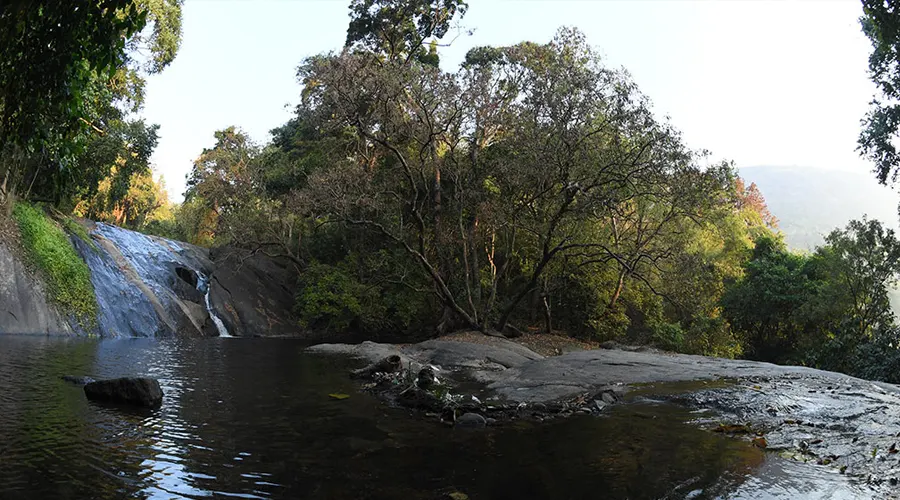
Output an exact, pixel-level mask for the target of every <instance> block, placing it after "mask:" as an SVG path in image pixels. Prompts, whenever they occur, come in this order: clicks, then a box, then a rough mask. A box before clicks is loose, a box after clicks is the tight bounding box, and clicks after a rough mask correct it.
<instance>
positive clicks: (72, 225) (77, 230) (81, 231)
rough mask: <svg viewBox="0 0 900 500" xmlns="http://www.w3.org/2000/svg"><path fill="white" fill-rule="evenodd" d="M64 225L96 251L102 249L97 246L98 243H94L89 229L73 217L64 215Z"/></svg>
mask: <svg viewBox="0 0 900 500" xmlns="http://www.w3.org/2000/svg"><path fill="white" fill-rule="evenodd" d="M62 225H63V227H64V228H66V231H68V232H69V233H70V234H74V235H75V236H77V237H78V238H79V239H80V240H81V241H83V242H85V243H87V245H88V246H89V247H91V250H93V251H95V252H99V251H100V248H99V247H97V244H96V243H94V240H92V239H91V237H90V235H88V232H87V229H85V228H84V226H82V225H81V224H79V223H78V222H76V221H75V220H74V219H72V218H71V217H62Z"/></svg>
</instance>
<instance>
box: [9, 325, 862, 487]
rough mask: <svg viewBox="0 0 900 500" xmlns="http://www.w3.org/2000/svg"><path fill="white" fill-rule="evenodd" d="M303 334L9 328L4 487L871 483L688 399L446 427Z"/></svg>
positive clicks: (724, 485) (649, 485) (756, 485)
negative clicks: (57, 334)
mask: <svg viewBox="0 0 900 500" xmlns="http://www.w3.org/2000/svg"><path fill="white" fill-rule="evenodd" d="M303 348H304V344H302V343H301V342H298V341H292V340H275V339H204V340H185V339H180V340H167V341H156V340H150V339H125V340H108V341H99V340H90V339H66V338H45V337H13V336H0V499H4V500H6V499H45V498H59V499H81V498H96V499H114V498H115V499H118V498H148V499H163V498H165V499H168V498H188V499H193V498H297V499H305V498H310V499H395V498H403V499H418V498H421V499H432V498H435V499H437V498H448V497H447V494H448V493H450V492H456V491H459V492H464V493H466V494H467V495H469V497H470V498H471V499H473V500H478V499H506V498H510V499H513V498H515V499H528V498H552V499H557V498H558V499H569V498H571V499H581V498H632V499H639V498H773V499H774V498H785V499H787V498H826V497H830V498H858V497H861V496H865V495H866V491H865V490H864V489H861V488H859V487H857V486H854V485H853V484H851V483H849V482H847V481H846V479H844V478H843V477H842V476H839V475H837V474H831V473H829V472H828V471H826V470H820V469H816V468H810V467H805V466H802V467H801V466H798V465H795V464H792V463H788V462H785V461H783V460H779V459H777V458H772V457H767V456H766V455H765V454H764V453H762V452H761V450H758V449H755V448H752V447H749V446H747V445H746V444H745V443H743V442H739V441H735V440H731V439H727V438H724V437H722V436H718V435H714V434H711V433H707V432H703V431H700V430H697V429H696V428H694V427H692V426H690V425H687V424H683V423H681V422H682V421H684V420H687V419H688V418H690V415H689V414H688V413H687V412H686V411H685V410H682V409H680V408H676V407H673V406H670V405H665V404H637V405H627V406H620V407H616V408H614V410H613V411H612V412H610V413H609V414H608V415H607V416H605V417H603V418H595V417H589V416H586V417H579V418H571V419H568V420H564V421H557V422H551V423H545V424H531V423H519V424H516V425H511V426H506V427H501V428H489V429H485V430H480V431H461V430H454V429H448V428H445V427H443V426H441V425H439V424H436V423H434V422H427V421H422V420H419V419H416V418H411V417H410V416H409V415H408V413H407V412H405V411H404V410H401V409H395V408H389V407H386V406H384V405H383V404H381V403H379V402H378V401H377V400H375V399H374V398H373V397H371V396H369V395H367V394H361V393H359V392H357V390H356V386H355V384H354V382H352V381H351V380H349V379H348V377H347V375H346V373H347V371H346V370H347V368H348V367H350V366H351V362H350V361H347V360H343V359H338V358H331V357H319V356H310V355H306V354H304V353H303ZM62 375H89V376H92V377H94V378H107V377H119V376H133V375H146V376H152V377H157V378H159V380H160V382H161V384H162V386H163V391H164V392H165V400H164V402H163V406H162V408H160V409H159V410H154V411H146V412H129V411H123V410H122V409H120V408H110V407H105V406H98V405H95V404H93V403H89V402H88V401H86V400H85V398H84V394H83V392H82V389H81V388H80V387H76V386H73V385H70V384H67V383H66V382H63V381H62V380H60V377H61V376H62ZM334 392H345V393H348V394H351V397H350V398H349V399H346V400H340V401H339V400H334V399H331V398H329V397H328V394H329V393H334Z"/></svg>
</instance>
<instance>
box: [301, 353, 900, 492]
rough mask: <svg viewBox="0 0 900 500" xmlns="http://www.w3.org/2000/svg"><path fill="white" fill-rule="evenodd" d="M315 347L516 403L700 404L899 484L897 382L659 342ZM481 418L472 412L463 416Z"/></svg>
mask: <svg viewBox="0 0 900 500" xmlns="http://www.w3.org/2000/svg"><path fill="white" fill-rule="evenodd" d="M460 344H462V345H460ZM308 350H309V351H310V352H318V353H333V354H344V355H349V356H354V357H358V358H361V359H364V360H367V361H370V362H375V361H377V360H379V359H383V358H385V357H386V356H390V355H399V356H400V357H401V360H402V362H403V364H404V366H410V367H411V368H412V369H417V368H416V367H417V366H427V365H430V364H435V363H436V362H437V361H438V360H440V363H439V364H440V368H442V370H441V372H440V373H444V374H450V375H452V374H455V373H460V372H461V373H464V374H465V375H466V377H472V378H475V379H476V380H479V381H481V382H482V384H483V386H482V387H481V388H480V389H479V391H480V392H479V393H478V394H479V396H480V397H481V398H482V399H485V398H491V399H493V398H496V399H498V400H499V401H501V402H504V403H506V404H507V405H509V404H512V405H513V407H528V408H529V409H535V408H552V407H556V406H558V405H559V404H560V403H561V402H562V403H564V404H569V403H570V402H572V401H576V402H580V403H579V405H580V407H579V408H577V409H576V412H577V413H595V414H597V413H603V412H604V408H605V407H606V406H608V405H611V404H619V403H622V402H629V401H630V402H640V401H647V402H650V401H652V402H655V403H658V402H661V401H669V402H674V403H677V404H680V405H683V406H686V407H688V408H689V409H691V410H693V414H695V415H696V416H697V417H696V419H695V420H694V421H693V423H695V424H696V425H699V426H701V427H704V428H706V429H709V430H710V431H714V432H719V433H723V434H727V435H732V436H735V437H738V438H743V439H746V440H747V441H748V444H752V445H753V446H756V447H760V448H765V449H767V450H769V451H775V452H777V453H778V454H779V455H781V456H783V457H787V458H793V459H796V460H797V461H800V462H804V463H813V464H819V465H823V466H829V467H831V468H833V469H834V470H835V472H840V473H843V474H847V475H851V476H854V477H856V478H859V479H862V480H864V481H866V482H868V483H869V484H871V485H878V484H883V485H891V486H892V485H894V484H896V482H895V480H894V479H893V478H898V477H900V462H898V461H897V457H898V456H900V455H898V453H900V438H898V437H900V388H898V387H897V386H894V385H892V384H886V383H882V382H871V381H866V380H861V379H857V378H853V377H848V376H846V375H843V374H840V373H834V372H827V371H822V370H815V369H811V368H805V367H799V366H779V365H773V364H769V363H760V362H754V361H743V360H729V359H719V358H708V357H704V356H690V355H683V354H672V353H665V352H659V351H638V350H630V349H600V350H593V351H582V352H573V353H568V354H564V355H561V356H555V357H549V358H543V357H541V356H539V355H537V354H535V353H533V352H531V351H528V350H527V349H525V348H524V347H522V346H521V345H517V344H514V343H513V342H510V341H506V340H502V339H490V341H486V342H485V343H478V344H474V343H466V342H459V341H449V340H432V341H428V342H424V343H421V344H414V345H410V346H395V345H389V344H375V343H372V342H364V343H362V344H359V345H346V344H323V345H318V346H312V347H310V348H309V349H308ZM470 390H474V389H470ZM461 397H462V399H463V400H466V396H465V395H461ZM397 401H398V402H401V403H402V400H400V399H397ZM491 408H492V405H490V404H488V405H482V406H481V409H486V410H490V409H491ZM573 413H575V412H571V411H566V412H562V413H557V414H563V415H565V414H573ZM469 421H471V422H469ZM480 421H481V420H480V419H479V418H478V416H477V415H476V416H470V417H467V418H466V422H467V423H466V424H463V425H468V423H471V424H473V426H477V425H479V423H480ZM458 422H459V418H457V423H458Z"/></svg>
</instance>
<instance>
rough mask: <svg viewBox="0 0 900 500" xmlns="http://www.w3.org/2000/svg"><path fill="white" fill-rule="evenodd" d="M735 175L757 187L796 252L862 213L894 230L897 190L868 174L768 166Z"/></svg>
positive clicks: (819, 240) (821, 240) (814, 245)
mask: <svg viewBox="0 0 900 500" xmlns="http://www.w3.org/2000/svg"><path fill="white" fill-rule="evenodd" d="M740 175H741V177H743V178H744V180H745V181H746V182H747V184H749V183H751V182H755V183H756V185H757V187H759V190H760V191H761V192H762V194H763V196H764V197H765V199H766V203H767V204H768V206H769V210H770V211H771V212H772V213H773V214H774V215H775V217H777V218H778V220H779V223H778V226H779V228H781V231H782V232H784V235H785V240H786V241H787V243H788V245H789V246H791V247H792V248H794V249H796V250H813V249H814V248H815V247H816V245H820V244H821V243H822V242H823V241H824V238H825V235H827V234H828V233H829V232H831V230H832V229H835V228H838V227H843V226H845V225H846V224H847V222H849V221H850V220H852V219H859V218H861V217H862V216H863V214H866V215H868V217H869V218H870V219H878V220H880V221H881V222H882V223H884V224H885V225H887V226H888V227H892V228H894V229H897V226H898V224H897V221H898V216H897V206H898V203H900V194H898V193H897V192H896V191H894V190H892V189H890V188H887V187H885V186H882V185H879V184H878V182H877V181H876V180H875V175H874V174H871V173H869V172H846V171H839V170H823V169H817V168H811V167H770V166H767V167H745V168H742V169H740Z"/></svg>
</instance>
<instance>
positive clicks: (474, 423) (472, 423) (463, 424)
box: [456, 413, 487, 429]
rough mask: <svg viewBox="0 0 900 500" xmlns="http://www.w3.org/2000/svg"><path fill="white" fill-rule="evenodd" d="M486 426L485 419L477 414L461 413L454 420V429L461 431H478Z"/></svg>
mask: <svg viewBox="0 0 900 500" xmlns="http://www.w3.org/2000/svg"><path fill="white" fill-rule="evenodd" d="M486 425H487V419H485V418H484V417H482V416H481V415H479V414H477V413H463V414H462V415H461V416H459V417H458V418H457V419H456V427H458V428H461V429H480V428H482V427H484V426H486Z"/></svg>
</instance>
